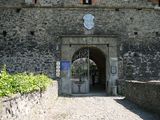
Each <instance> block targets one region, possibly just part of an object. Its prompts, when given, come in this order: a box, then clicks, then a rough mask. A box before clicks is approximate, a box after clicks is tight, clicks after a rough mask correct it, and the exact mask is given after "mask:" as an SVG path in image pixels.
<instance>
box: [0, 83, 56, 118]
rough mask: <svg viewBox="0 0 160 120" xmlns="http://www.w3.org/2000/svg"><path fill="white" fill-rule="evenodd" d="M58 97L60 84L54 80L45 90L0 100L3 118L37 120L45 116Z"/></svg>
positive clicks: (0, 111) (1, 116)
mask: <svg viewBox="0 0 160 120" xmlns="http://www.w3.org/2000/svg"><path fill="white" fill-rule="evenodd" d="M57 97H58V84H57V82H53V84H52V85H50V86H49V87H48V88H47V89H46V90H45V91H36V92H33V93H28V94H24V95H20V94H17V95H14V96H12V97H6V98H2V99H1V100H0V118H1V120H14V119H16V120H36V119H39V118H42V119H43V118H44V119H45V115H46V113H47V109H48V108H50V107H51V106H52V105H53V104H54V103H55V101H56V99H57Z"/></svg>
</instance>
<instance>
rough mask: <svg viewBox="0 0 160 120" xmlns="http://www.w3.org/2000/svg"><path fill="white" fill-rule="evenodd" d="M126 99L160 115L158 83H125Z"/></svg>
mask: <svg viewBox="0 0 160 120" xmlns="http://www.w3.org/2000/svg"><path fill="white" fill-rule="evenodd" d="M125 87H126V93H125V96H126V99H128V100H130V101H132V102H134V103H136V104H138V105H139V106H141V107H143V108H145V109H148V110H151V111H153V112H157V113H159V114H160V81H149V82H139V81H126V85H125Z"/></svg>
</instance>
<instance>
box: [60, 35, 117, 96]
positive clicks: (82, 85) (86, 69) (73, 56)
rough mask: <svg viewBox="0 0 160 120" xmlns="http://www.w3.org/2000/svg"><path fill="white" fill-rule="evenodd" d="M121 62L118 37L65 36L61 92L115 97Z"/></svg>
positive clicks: (62, 53)
mask: <svg viewBox="0 0 160 120" xmlns="http://www.w3.org/2000/svg"><path fill="white" fill-rule="evenodd" d="M117 61H118V60H117V37H116V36H62V50H61V80H60V92H61V93H63V94H76V93H77V94H79V93H84V94H85V93H90V92H106V93H108V94H113V93H114V92H113V90H114V88H116V87H115V85H116V84H115V83H116V79H118V62H117ZM66 66H68V67H67V69H66ZM114 94H116V93H114Z"/></svg>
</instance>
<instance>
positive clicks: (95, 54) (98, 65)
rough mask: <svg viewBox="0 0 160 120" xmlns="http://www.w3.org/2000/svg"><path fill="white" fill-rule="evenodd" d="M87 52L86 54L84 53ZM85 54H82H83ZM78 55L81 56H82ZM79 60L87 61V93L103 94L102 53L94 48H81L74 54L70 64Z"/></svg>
mask: <svg viewBox="0 0 160 120" xmlns="http://www.w3.org/2000/svg"><path fill="white" fill-rule="evenodd" d="M86 50H88V53H87V52H86ZM85 52H86V54H83V53H85ZM80 54H83V55H82V56H81V55H80ZM76 56H78V57H79V58H83V59H84V58H87V59H89V61H90V62H89V63H88V64H89V73H88V74H89V75H88V80H89V92H104V91H105V89H106V88H105V86H106V85H105V84H106V58H105V55H104V53H102V52H101V50H99V49H98V48H96V47H83V48H81V49H79V50H78V51H77V52H75V54H74V56H73V59H72V62H74V61H75V60H77V59H75V58H76Z"/></svg>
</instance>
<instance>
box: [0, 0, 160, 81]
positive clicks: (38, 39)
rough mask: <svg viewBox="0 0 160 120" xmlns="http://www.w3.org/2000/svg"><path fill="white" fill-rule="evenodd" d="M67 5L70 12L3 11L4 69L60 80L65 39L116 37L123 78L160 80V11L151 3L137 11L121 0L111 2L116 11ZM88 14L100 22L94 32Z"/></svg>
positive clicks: (0, 51)
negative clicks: (87, 26)
mask: <svg viewBox="0 0 160 120" xmlns="http://www.w3.org/2000/svg"><path fill="white" fill-rule="evenodd" d="M64 2H65V4H63V5H64V6H65V5H66V6H65V7H15V8H14V7H13V8H7V7H1V8H0V28H1V29H0V64H1V67H2V66H3V65H4V64H6V65H7V70H8V71H9V72H23V71H27V72H36V73H41V72H43V73H46V74H48V75H49V76H50V77H52V78H54V77H55V66H54V65H55V64H54V62H55V60H59V59H60V58H61V53H60V52H61V37H60V36H61V35H88V36H89V35H108V34H116V35H118V38H119V39H118V41H117V42H118V46H117V47H118V53H119V54H118V58H119V78H121V79H137V80H143V79H144V80H145V79H148V80H149V79H159V77H160V74H159V73H160V67H159V66H158V64H160V49H159V45H160V22H159V21H160V11H159V10H155V9H153V8H152V7H153V6H152V5H151V3H150V2H149V3H148V2H145V3H146V4H143V3H144V1H136V2H137V3H135V1H134V4H137V5H144V6H145V7H146V8H143V9H141V8H142V6H137V8H134V7H135V6H134V5H133V4H132V3H130V2H131V1H130V2H126V3H127V4H128V5H131V6H133V8H132V7H130V6H128V5H127V4H126V8H124V7H123V6H122V4H120V2H118V1H116V0H114V1H112V2H111V1H110V2H109V1H108V2H107V5H110V6H112V7H107V6H106V7H95V8H94V7H87V6H84V7H80V6H77V7H76V6H75V7H69V6H68V7H67V3H68V4H69V3H70V1H68V2H67V1H64ZM102 2H104V1H102ZM123 2H125V1H123ZM123 2H122V3H123ZM140 2H142V3H141V4H139V3H140ZM1 3H2V2H1ZM72 3H73V4H75V3H74V2H73V1H72ZM109 3H110V4H109ZM99 4H100V3H99ZM1 5H2V4H1ZM22 5H23V4H22ZM61 5H62V4H61ZM70 5H71V4H70ZM116 5H119V6H122V7H119V8H118V9H117V7H115V6H116ZM123 5H125V4H123ZM24 6H25V5H24ZM81 6H82V5H81ZM97 6H98V5H97ZM150 6H152V7H150ZM87 13H91V14H93V15H94V16H95V20H94V22H95V27H94V28H93V29H92V30H91V31H88V30H86V29H85V28H84V26H83V16H84V15H85V14H87Z"/></svg>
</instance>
